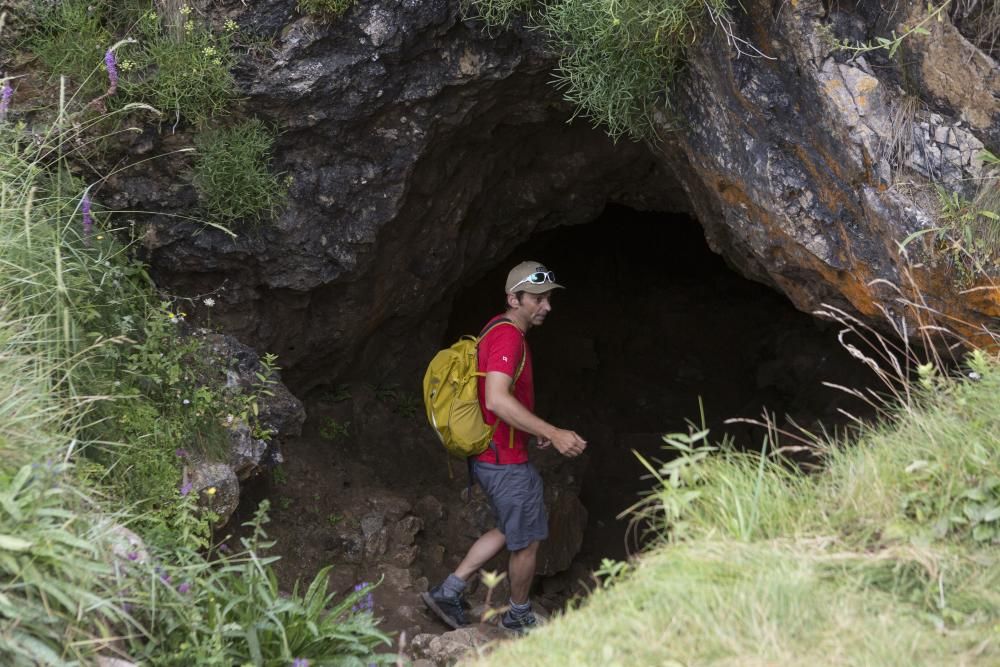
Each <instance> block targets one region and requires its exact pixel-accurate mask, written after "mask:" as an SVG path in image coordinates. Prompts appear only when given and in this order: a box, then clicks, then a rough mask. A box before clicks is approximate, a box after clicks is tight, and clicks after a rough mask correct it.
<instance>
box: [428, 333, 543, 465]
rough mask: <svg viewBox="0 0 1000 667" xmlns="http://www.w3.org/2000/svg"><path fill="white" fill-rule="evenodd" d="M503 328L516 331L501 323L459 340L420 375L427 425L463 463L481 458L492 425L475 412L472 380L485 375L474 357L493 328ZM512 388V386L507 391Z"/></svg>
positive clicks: (520, 367) (476, 394)
mask: <svg viewBox="0 0 1000 667" xmlns="http://www.w3.org/2000/svg"><path fill="white" fill-rule="evenodd" d="M505 324H509V325H510V326H512V327H516V325H515V324H514V323H513V322H511V321H510V320H508V319H501V320H497V321H495V322H493V323H492V324H490V325H489V326H487V327H486V329H484V330H483V331H482V332H481V333H480V334H479V336H478V337H476V336H462V337H461V338H460V339H459V340H458V342H456V343H455V344H454V345H452V346H451V347H448V348H445V349H443V350H441V351H440V352H438V353H437V354H436V355H434V358H433V359H431V363H430V364H428V366H427V371H426V372H425V373H424V407H425V408H426V410H427V421H429V422H430V424H431V426H432V427H433V428H434V432H435V433H437V435H438V437H439V438H440V439H441V443H442V444H443V445H444V448H445V450H447V452H448V453H449V454H451V455H452V456H455V457H458V458H463V459H464V458H468V457H470V456H476V455H477V454H482V453H483V452H484V451H485V450H486V448H487V447H488V446H489V444H490V440H491V439H492V438H493V431H494V430H495V429H496V424H494V425H493V426H489V425H487V424H486V421H485V420H484V419H483V412H482V410H481V409H480V408H479V387H478V382H477V381H476V380H477V378H479V377H482V376H484V375H485V373H481V372H479V371H478V370H477V368H478V365H477V355H478V351H479V341H481V340H482V339H483V338H484V337H485V336H486V334H488V333H489V332H490V331H492V330H493V329H494V328H496V327H499V326H503V325H505ZM518 331H520V329H518ZM525 356H527V355H525V354H524V353H523V351H522V354H521V363H520V364H518V367H517V372H516V373H515V374H514V382H517V378H518V377H520V376H521V371H522V370H524V361H525ZM513 386H514V385H513V383H512V384H511V388H513ZM497 423H499V422H497ZM510 446H511V447H513V446H514V429H513V427H512V428H511V429H510Z"/></svg>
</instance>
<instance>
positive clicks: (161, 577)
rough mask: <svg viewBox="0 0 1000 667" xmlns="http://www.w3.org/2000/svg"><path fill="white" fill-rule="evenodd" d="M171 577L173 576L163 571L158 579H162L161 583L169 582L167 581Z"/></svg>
mask: <svg viewBox="0 0 1000 667" xmlns="http://www.w3.org/2000/svg"><path fill="white" fill-rule="evenodd" d="M172 578H173V577H171V576H170V575H169V574H167V573H166V572H164V573H163V574H161V575H160V581H162V582H163V583H165V584H169V583H170V580H171V579H172Z"/></svg>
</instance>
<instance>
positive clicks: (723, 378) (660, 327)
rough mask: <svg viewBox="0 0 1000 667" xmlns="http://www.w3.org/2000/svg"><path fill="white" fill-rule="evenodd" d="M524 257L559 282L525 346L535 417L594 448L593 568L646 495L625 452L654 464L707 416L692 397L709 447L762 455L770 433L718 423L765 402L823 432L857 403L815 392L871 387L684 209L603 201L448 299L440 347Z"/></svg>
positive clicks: (479, 316)
mask: <svg viewBox="0 0 1000 667" xmlns="http://www.w3.org/2000/svg"><path fill="white" fill-rule="evenodd" d="M527 259H531V260H537V261H539V262H543V263H544V264H546V265H547V266H548V267H549V268H550V269H552V270H554V271H555V272H556V274H557V276H558V279H559V282H560V283H562V284H564V285H566V287H567V289H566V290H561V291H559V292H558V293H557V294H556V295H555V296H554V299H553V312H552V313H551V315H550V316H549V317H548V318H547V320H546V322H545V324H544V326H542V327H539V328H538V329H536V330H533V331H532V332H531V333H530V334H529V338H528V340H529V342H530V345H531V349H532V354H533V359H534V363H535V384H536V400H537V408H538V413H539V415H540V416H542V417H543V418H545V419H546V420H548V421H550V422H551V423H553V424H555V425H557V426H560V427H563V428H571V429H573V430H575V431H577V432H578V433H580V434H581V435H582V436H583V437H584V438H586V439H587V440H588V443H589V446H588V450H587V451H588V454H587V460H586V461H585V469H584V470H583V472H582V488H581V494H580V498H581V500H582V502H583V504H584V506H585V507H586V509H587V511H588V517H589V518H588V525H587V529H586V531H585V534H584V540H583V546H582V550H581V552H580V555H579V556H578V559H577V560H578V561H579V562H581V563H582V564H583V565H585V566H587V567H595V566H596V565H598V564H599V563H600V559H601V558H605V557H611V558H619V559H621V558H624V557H625V555H626V549H625V525H626V522H624V521H620V520H616V519H615V517H616V516H617V515H618V514H619V513H620V512H621V511H622V510H624V509H625V508H627V507H628V506H629V505H631V504H632V503H633V502H634V501H635V500H636V499H637V498H638V495H639V494H640V493H641V492H642V491H644V490H646V489H648V488H649V487H650V484H651V482H650V480H648V479H643V478H642V477H643V472H644V470H643V468H642V467H641V465H640V464H639V463H638V461H637V459H636V458H635V456H633V455H632V453H631V451H632V450H636V451H638V452H640V453H641V454H643V455H644V456H647V457H650V456H651V457H654V458H659V457H661V456H662V444H663V442H662V437H661V436H662V434H664V433H670V432H677V431H686V430H687V420H692V421H696V422H697V421H700V416H699V397H700V398H701V401H702V403H703V405H704V414H705V420H706V422H707V426H708V427H709V428H710V429H711V431H712V433H711V437H712V439H713V440H716V441H717V440H718V439H719V438H721V437H722V436H723V435H724V434H725V435H727V436H729V437H731V438H733V439H734V440H735V442H736V444H737V445H738V446H740V447H744V448H759V447H760V446H761V440H762V437H763V430H762V429H759V428H757V427H754V426H749V425H746V424H729V425H727V424H725V423H724V421H725V420H726V419H727V418H730V417H737V416H742V417H759V416H760V414H761V411H762V410H763V409H764V408H765V407H766V408H767V409H768V411H769V412H772V413H775V414H776V415H777V416H778V418H779V421H782V420H783V417H784V416H785V415H788V416H790V417H791V418H792V419H794V421H795V422H796V423H798V424H800V425H803V426H812V425H815V424H816V423H817V422H819V423H822V424H823V425H824V427H826V428H832V427H834V426H836V425H839V424H842V423H843V422H844V421H845V420H846V418H845V417H844V416H843V415H842V414H840V413H838V411H837V409H838V408H839V407H847V408H848V409H854V408H857V407H858V406H856V405H854V404H853V403H854V402H853V401H850V399H849V397H848V396H847V395H846V394H844V393H843V392H838V391H835V390H833V389H829V388H826V387H824V386H822V384H821V383H822V382H823V381H831V382H837V383H840V384H843V385H845V386H850V387H856V386H861V385H862V384H864V383H865V382H866V381H867V380H868V379H869V378H868V377H867V376H866V371H865V369H864V368H863V367H861V365H860V364H857V363H856V362H854V361H853V360H851V359H850V357H849V356H848V355H847V353H846V352H845V351H844V350H843V349H842V348H841V347H840V345H839V344H838V343H837V340H836V335H835V329H834V328H833V327H831V326H830V325H829V324H827V323H824V322H822V321H820V320H818V319H816V318H814V317H812V316H810V315H808V314H805V313H802V312H799V311H797V310H796V309H795V308H794V307H793V306H792V305H791V304H790V303H789V302H788V300H787V299H786V298H784V297H783V296H781V295H779V294H778V293H776V292H774V291H773V290H771V289H770V288H768V287H766V286H764V285H761V284H759V283H755V282H751V281H749V280H746V279H744V278H742V277H741V276H740V275H738V274H737V273H736V272H735V271H733V270H731V269H730V268H729V267H728V266H727V265H726V263H725V261H724V260H723V259H722V258H721V257H720V256H718V255H716V254H714V253H713V252H712V251H711V250H710V249H709V248H708V245H707V243H706V242H705V239H704V235H703V232H702V228H701V226H700V225H699V224H698V222H697V221H696V220H694V219H692V218H690V217H688V216H685V215H682V214H663V213H643V212H639V211H636V210H633V209H630V208H626V207H622V206H615V205H609V206H608V207H607V208H606V209H605V211H604V212H603V214H602V215H601V216H600V217H599V218H598V219H596V220H594V221H593V222H591V223H588V224H583V225H577V226H572V227H562V228H557V229H555V230H551V231H548V232H543V233H539V234H537V235H535V236H533V237H532V238H530V239H527V240H526V241H525V243H524V244H523V245H521V246H520V247H518V248H517V249H516V250H514V251H513V252H512V253H511V254H510V255H509V256H508V257H507V258H505V259H504V260H502V261H501V262H499V264H497V266H496V267H495V268H493V269H491V270H490V271H489V272H488V273H487V274H486V275H485V276H484V277H483V278H482V279H481V280H478V281H477V282H475V283H473V284H469V285H468V286H467V287H466V288H465V289H464V290H463V291H462V292H461V293H459V294H458V295H457V296H456V298H455V301H454V307H453V310H452V315H451V318H450V321H449V326H448V331H447V334H446V336H445V340H447V341H451V340H454V339H456V338H457V337H458V336H460V335H461V334H463V333H469V332H475V331H478V330H479V328H480V327H481V326H482V325H483V323H485V322H486V321H487V319H489V318H490V317H491V316H492V315H495V314H496V313H497V312H499V311H500V309H501V307H502V304H503V302H502V291H501V290H502V285H503V284H504V281H505V279H506V273H507V271H508V270H509V268H510V267H511V266H513V265H514V264H516V263H518V262H520V261H523V260H527Z"/></svg>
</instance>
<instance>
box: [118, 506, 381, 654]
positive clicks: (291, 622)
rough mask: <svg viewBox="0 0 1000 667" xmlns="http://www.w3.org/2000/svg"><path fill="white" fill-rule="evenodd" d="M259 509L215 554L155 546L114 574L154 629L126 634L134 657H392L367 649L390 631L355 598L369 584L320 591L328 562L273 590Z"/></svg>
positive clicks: (263, 509)
mask: <svg viewBox="0 0 1000 667" xmlns="http://www.w3.org/2000/svg"><path fill="white" fill-rule="evenodd" d="M267 510H268V504H267V501H266V500H265V501H263V502H262V503H261V505H260V507H259V508H258V510H257V512H256V513H255V515H254V518H253V520H252V521H251V522H249V523H247V524H245V525H246V526H247V528H248V529H249V531H250V535H249V536H248V537H244V538H241V543H242V545H243V550H242V551H241V552H240V553H237V554H234V555H231V556H226V555H222V556H221V558H220V562H219V563H209V562H206V561H205V560H204V559H203V558H202V557H201V556H199V555H198V554H197V553H194V552H183V551H181V552H178V551H170V552H166V553H162V554H158V553H154V554H153V555H154V557H153V558H151V559H150V560H149V561H148V562H147V563H145V565H144V567H143V568H141V569H140V571H139V572H137V573H136V574H135V575H133V576H129V577H128V578H125V579H123V580H122V581H121V584H122V585H123V586H125V587H127V588H130V589H131V590H132V591H134V594H133V595H132V596H130V598H129V601H130V603H131V604H133V605H135V606H136V607H137V608H138V609H141V610H143V611H142V612H141V613H136V616H137V617H138V619H139V620H140V621H141V622H142V623H143V625H144V626H145V627H148V628H150V629H151V630H152V632H153V633H154V634H153V635H152V637H142V636H136V637H133V638H130V641H129V647H130V653H131V654H132V655H133V657H134V658H136V659H139V660H142V661H147V662H148V663H149V664H152V665H159V664H166V665H177V664H199V665H200V664H230V665H232V664H235V665H242V664H255V665H275V666H278V665H282V666H284V665H289V664H292V663H293V661H296V660H298V661H307V662H308V663H310V664H389V663H392V662H395V660H396V657H395V656H394V655H389V654H383V655H379V654H377V653H376V652H375V651H376V648H377V647H378V646H382V645H388V644H389V643H390V642H389V638H388V637H387V636H386V635H384V634H383V633H381V632H380V631H379V630H378V629H377V626H376V624H375V619H374V618H373V617H372V615H371V614H370V613H368V612H367V611H366V610H361V609H360V606H359V605H360V604H363V603H364V600H365V596H366V595H367V594H368V593H369V591H370V589H371V586H365V587H363V588H362V589H360V590H355V591H354V592H353V593H352V594H349V595H347V596H345V597H343V598H342V599H340V600H339V601H337V600H335V596H334V595H333V594H332V593H329V592H328V576H329V572H330V569H331V567H330V566H327V567H325V568H323V569H321V570H320V571H319V572H318V573H317V574H316V576H315V577H314V579H313V580H312V582H311V583H310V584H309V586H308V587H306V589H305V590H304V591H303V590H302V589H301V588H300V586H299V584H298V583H296V584H295V586H294V587H293V589H292V591H291V593H290V594H283V593H282V592H281V590H280V589H279V586H278V580H277V577H276V576H275V574H274V571H273V569H272V568H271V567H270V564H271V563H273V562H274V561H275V560H276V558H275V557H272V556H266V555H264V553H265V552H266V550H267V549H268V548H269V547H271V546H273V542H270V541H268V540H267V534H266V533H265V531H264V529H263V526H264V524H265V523H266V522H267V515H266V513H267ZM136 580H138V581H141V582H146V583H145V585H144V586H142V587H139V585H138V583H137V582H136ZM133 582H135V583H133ZM355 607H359V608H357V609H356V608H355ZM299 664H302V662H300V663H299Z"/></svg>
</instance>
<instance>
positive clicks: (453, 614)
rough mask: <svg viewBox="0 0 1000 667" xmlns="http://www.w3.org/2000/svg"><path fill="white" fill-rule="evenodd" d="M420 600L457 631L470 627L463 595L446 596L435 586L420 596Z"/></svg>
mask: <svg viewBox="0 0 1000 667" xmlns="http://www.w3.org/2000/svg"><path fill="white" fill-rule="evenodd" d="M420 599H421V600H423V601H424V604H425V605H427V608H428V609H430V610H431V611H433V612H434V613H435V614H436V615H437V617H438V618H440V619H441V620H442V621H444V622H445V623H447V624H448V625H449V626H450V627H452V628H455V629H456V630H457V629H458V628H460V627H462V626H463V625H468V624H469V622H468V621H467V620H465V610H464V609H463V608H462V596H461V595H446V594H445V593H444V591H442V590H441V587H440V586H435V587H434V588H432V589H431V590H429V591H427V592H426V593H421V594H420Z"/></svg>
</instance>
